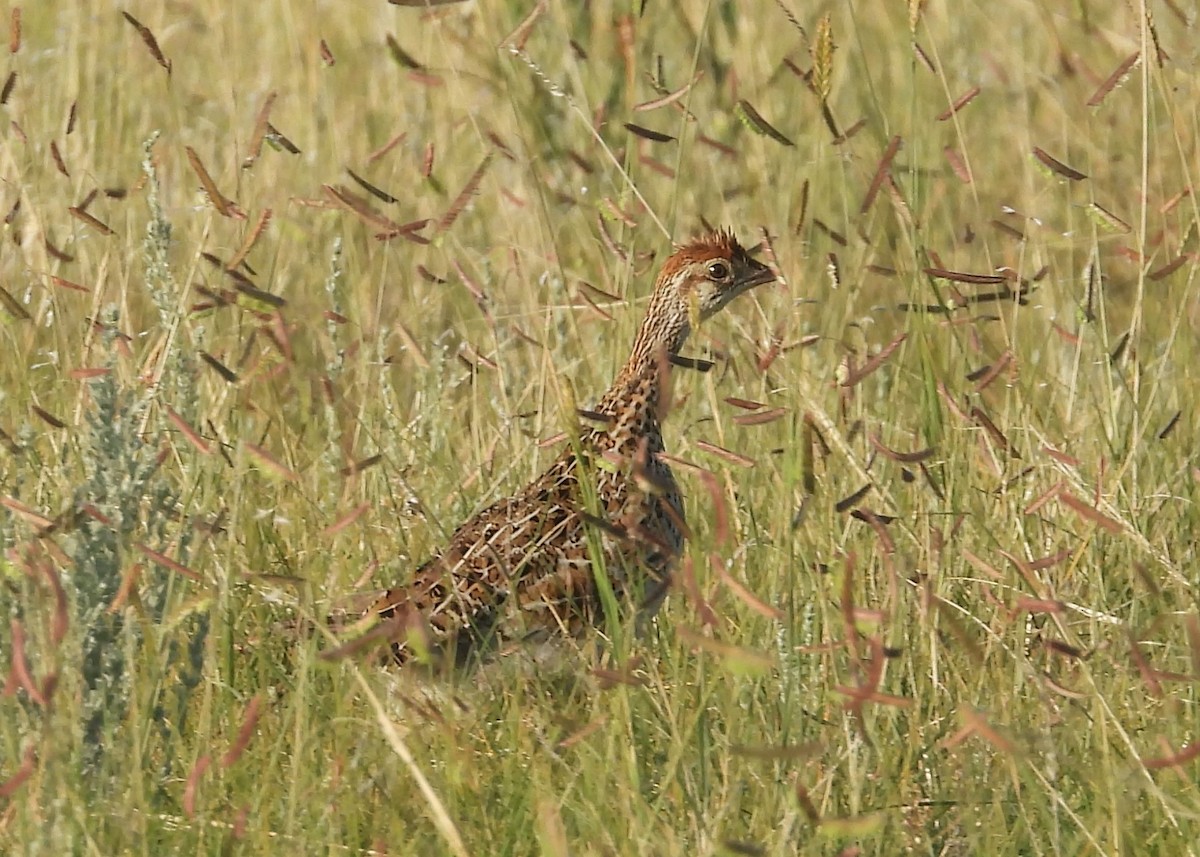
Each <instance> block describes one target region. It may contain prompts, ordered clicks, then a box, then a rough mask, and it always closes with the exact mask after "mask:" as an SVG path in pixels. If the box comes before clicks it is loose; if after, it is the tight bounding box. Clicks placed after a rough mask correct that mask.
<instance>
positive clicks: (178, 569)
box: [133, 542, 204, 583]
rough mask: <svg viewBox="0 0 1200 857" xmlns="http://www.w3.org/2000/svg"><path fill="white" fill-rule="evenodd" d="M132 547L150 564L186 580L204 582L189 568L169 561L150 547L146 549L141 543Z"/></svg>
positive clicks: (171, 560)
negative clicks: (179, 575)
mask: <svg viewBox="0 0 1200 857" xmlns="http://www.w3.org/2000/svg"><path fill="white" fill-rule="evenodd" d="M133 547H134V549H135V550H136V551H137V552H138V553H140V554H141V555H142V556H144V557H146V558H147V559H149V560H150V561H151V562H154V563H157V564H158V565H161V566H162V567H163V568H167V569H170V570H171V571H173V572H175V573H176V574H182V575H183V576H184V577H186V578H187V579H188V580H194V581H195V582H196V583H203V582H204V578H203V577H201V576H200V575H199V574H197V573H196V572H194V571H192V570H191V569H190V568H188V567H187V566H186V565H184V564H183V563H181V562H177V561H175V560H173V559H171V558H170V557H169V556H167V555H166V554H164V553H159V552H158V551H156V550H154V549H152V548H150V547H147V546H146V545H144V544H142V543H141V542H135V543H134V545H133Z"/></svg>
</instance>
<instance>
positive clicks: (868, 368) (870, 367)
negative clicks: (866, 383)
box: [841, 333, 908, 388]
mask: <svg viewBox="0 0 1200 857" xmlns="http://www.w3.org/2000/svg"><path fill="white" fill-rule="evenodd" d="M907 338H908V334H906V333H901V334H898V335H897V336H896V337H895V338H894V339H893V340H892V341H891V342H889V343H888V344H887V345H885V346H884V347H883V348H882V349H880V351H879V353H878V354H876V355H875V356H874V357H872V358H871V359H870V360H868V361H867V362H866V363H864V364H863V365H862V366H859V367H858V368H857V369H855V370H854V371H852V372H850V373H849V374H848V375H847V376H846V378H845V380H843V381H842V384H841V386H843V387H847V388H850V387H856V386H858V384H860V383H861V382H862V381H863V379H865V378H867V377H868V376H869V375H871V374H872V373H873V372H875V370H877V369H878V368H879V367H880V366H882V365H883V364H884V363H886V362H887V359H888V358H889V357H891V356H892V355H893V354H895V353H896V349H897V348H899V347H900V344H901V343H903V342H904V340H905V339H907Z"/></svg>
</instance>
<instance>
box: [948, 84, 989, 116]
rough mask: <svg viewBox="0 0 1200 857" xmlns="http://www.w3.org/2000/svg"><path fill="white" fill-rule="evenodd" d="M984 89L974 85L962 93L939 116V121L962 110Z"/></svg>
mask: <svg viewBox="0 0 1200 857" xmlns="http://www.w3.org/2000/svg"><path fill="white" fill-rule="evenodd" d="M981 91H982V90H981V89H980V88H979V87H978V86H972V87H971V88H970V89H968V90H967V91H966V92H964V93H963V94H962V95H960V96H959V97H958V98H956V99H955V101H954V103H953V104H951V105H950V106H949V107H947V108H946V109H945V110H943V111H942V112H941V113H939V114H938V116H937V121H939V122H945V121H946V120H947V119H949V118H950V117H951V116H953V115H954V114H955V113H957V112H958V111H960V110H962V109H963V108H964V107H966V106H967V105H968V104H970V103H971V102H972V101H974V100H975V96H977V95H979V93H980V92H981Z"/></svg>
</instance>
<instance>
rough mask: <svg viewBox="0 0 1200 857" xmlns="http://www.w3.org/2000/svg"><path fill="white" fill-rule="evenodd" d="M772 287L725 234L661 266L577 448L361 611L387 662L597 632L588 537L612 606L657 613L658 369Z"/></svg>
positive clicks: (665, 522) (664, 550)
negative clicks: (636, 601) (384, 636)
mask: <svg viewBox="0 0 1200 857" xmlns="http://www.w3.org/2000/svg"><path fill="white" fill-rule="evenodd" d="M773 279H774V275H773V274H771V272H770V270H769V269H768V268H767V267H766V266H764V265H762V264H761V263H759V262H757V261H755V260H753V259H751V258H750V256H749V255H748V254H747V253H746V251H745V250H744V249H743V248H742V246H741V245H740V244H738V242H737V240H736V239H735V238H734V237H733V235H732V234H731V233H729V232H727V231H720V232H712V233H709V234H707V235H704V236H702V237H700V238H698V239H696V240H695V241H692V242H691V243H689V244H687V245H685V246H683V247H682V248H680V249H679V250H678V251H677V252H676V253H674V254H673V255H672V256H671V257H670V258H669V259H667V261H666V263H665V264H664V265H663V268H662V270H661V272H660V273H659V275H658V278H657V280H656V283H655V288H654V293H653V294H652V296H651V298H650V303H649V306H648V307H647V309H646V316H645V318H644V320H643V321H642V324H641V327H640V328H639V331H638V335H637V338H636V340H635V341H634V345H633V348H632V350H631V352H630V355H629V358H628V360H626V362H625V364H624V366H623V367H622V369H621V371H620V373H619V374H618V375H617V378H616V380H615V381H614V382H613V385H612V386H611V387H610V388H609V390H608V392H606V393H605V394H604V396H603V397H602V398H601V399H600V402H599V404H598V405H597V406H596V407H595V409H594V410H593V412H592V414H591V415H590V419H589V422H588V423H587V424H585V425H583V426H582V427H581V431H580V437H579V442H578V445H576V444H570V445H568V447H567V448H566V449H565V450H564V451H563V452H562V453H561V454H560V455H559V456H558V457H557V458H556V459H555V461H554V462H553V463H552V464H551V465H550V466H549V467H548V468H547V469H546V470H545V471H544V472H543V473H542V474H541V475H540V476H539V477H538V478H537V479H535V480H534V481H533V482H532V483H530V484H529V485H527V486H526V487H525V488H524V489H523V490H522V491H520V492H519V493H518V494H516V495H515V496H513V497H509V498H505V499H503V500H500V501H498V502H496V503H494V504H492V505H491V506H489V507H487V508H486V509H484V510H482V511H481V512H479V513H477V514H476V515H474V516H473V517H472V518H470V519H469V520H467V521H466V522H465V523H464V524H462V525H461V526H460V527H459V528H458V529H457V530H456V531H455V532H454V534H453V536H452V537H451V538H450V541H449V544H448V545H447V546H446V547H445V548H444V549H443V550H441V551H440V552H438V553H437V554H435V555H434V556H433V557H431V558H430V559H429V560H427V561H426V562H425V563H424V564H423V565H422V566H421V567H420V568H419V569H417V571H416V573H415V574H414V576H413V579H412V581H411V582H410V583H408V584H405V585H403V586H400V587H397V588H395V589H392V590H389V591H388V592H387V593H385V594H384V595H383V596H382V597H381V598H380V599H379V600H378V601H377V602H376V603H375V604H374V606H373V607H372V608H371V609H372V610H373V611H374V612H376V613H377V614H378V615H379V616H380V618H381V619H383V620H385V621H386V620H391V625H392V627H393V628H394V637H393V639H394V642H393V652H394V653H395V655H396V657H397V659H398V660H400V661H402V662H403V661H404V660H407V659H408V658H409V657H411V653H412V650H413V649H414V648H416V649H426V650H428V651H429V652H430V653H432V654H434V655H441V656H445V657H447V658H453V659H454V660H456V661H460V662H461V661H462V660H463V659H464V658H466V657H467V656H469V655H470V654H471V653H472V652H473V651H474V650H475V648H476V646H477V644H478V643H479V642H481V641H483V640H488V639H494V640H508V639H521V638H524V637H526V636H528V635H530V634H532V633H535V632H539V631H546V632H550V633H558V632H562V633H567V634H577V633H579V632H580V631H582V630H583V629H585V628H587V627H589V626H590V625H592V624H593V623H594V622H596V621H597V620H599V619H602V618H603V608H602V607H601V600H600V595H599V591H598V589H597V585H596V572H595V571H594V570H593V568H592V564H591V562H590V559H589V557H590V554H589V548H588V528H589V526H594V527H595V528H596V531H597V532H598V533H599V535H600V544H601V546H602V551H603V555H604V566H605V572H606V573H607V575H608V579H609V581H610V582H611V585H612V588H613V591H614V593H615V594H616V596H617V598H618V599H623V598H629V597H637V598H641V599H643V601H642V604H643V607H644V609H645V610H646V611H647V613H653V611H655V610H656V609H657V607H658V606H659V604H660V603H661V601H662V598H663V597H664V596H665V594H666V589H667V584H668V582H669V573H670V569H671V566H672V564H673V562H674V561H675V559H676V558H677V557H678V556H679V554H680V552H681V550H682V548H683V542H684V536H685V524H684V515H683V498H682V496H681V494H680V491H679V486H678V484H677V483H676V481H675V477H674V475H673V474H672V473H671V469H670V467H669V466H668V465H667V463H666V462H665V461H662V460H661V459H660V458H659V457H658V454H659V453H661V452H662V451H663V438H662V429H661V420H662V416H663V414H664V411H665V408H666V406H667V405H668V404H669V402H668V401H667V400H668V399H669V396H670V394H669V392H668V390H667V381H668V375H669V373H670V364H669V360H668V358H669V357H670V355H673V354H677V353H678V352H679V349H680V348H681V347H682V346H683V344H684V342H685V341H686V340H687V337H688V334H689V332H690V330H691V326H692V322H693V321H694V320H696V319H700V320H703V319H704V318H707V317H709V316H711V315H713V314H714V313H716V312H718V311H720V310H721V309H722V308H723V307H724V306H725V305H726V304H727V303H728V302H729V301H730V300H732V299H733V298H734V297H736V296H737V295H738V294H740V293H741V292H743V291H746V290H747V289H749V288H752V287H754V286H757V285H760V284H762V283H766V282H770V281H771V280H773ZM576 449H578V450H579V453H580V454H581V455H582V457H583V458H584V459H585V461H584V462H582V466H581V461H580V460H579V456H578V455H577V453H576ZM584 474H586V478H587V479H588V480H589V481H590V484H591V486H592V487H593V488H594V491H595V494H594V497H595V503H596V505H595V507H594V508H595V515H594V516H592V515H589V514H588V512H587V511H586V509H587V508H589V507H588V504H587V502H586V501H585V496H584V492H583V491H582V486H581V485H580V478H581V476H582V475H584ZM418 641H419V642H418Z"/></svg>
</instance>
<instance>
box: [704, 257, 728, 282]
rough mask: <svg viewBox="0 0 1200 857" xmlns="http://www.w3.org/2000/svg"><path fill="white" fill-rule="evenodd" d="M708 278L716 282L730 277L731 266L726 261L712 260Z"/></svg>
mask: <svg viewBox="0 0 1200 857" xmlns="http://www.w3.org/2000/svg"><path fill="white" fill-rule="evenodd" d="M708 278H709V279H710V280H712V281H713V282H716V283H719V282H721V281H723V280H727V279H729V266H728V265H727V264H725V263H724V262H719V261H718V262H710V263H709V266H708Z"/></svg>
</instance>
